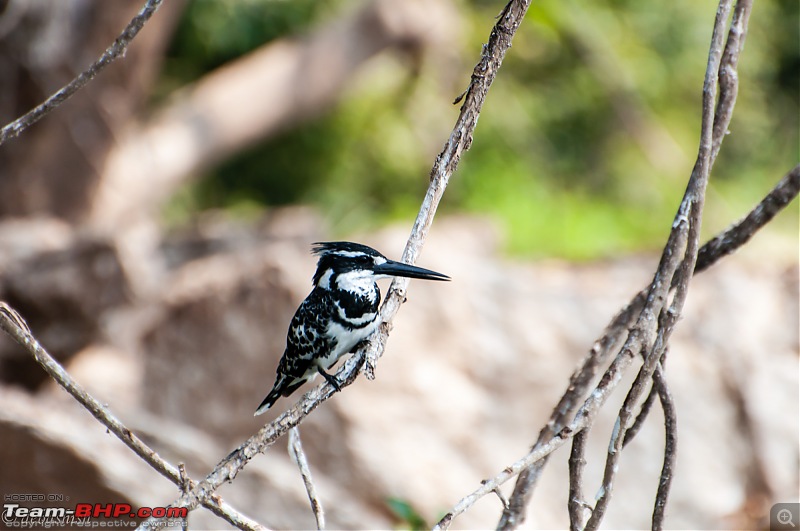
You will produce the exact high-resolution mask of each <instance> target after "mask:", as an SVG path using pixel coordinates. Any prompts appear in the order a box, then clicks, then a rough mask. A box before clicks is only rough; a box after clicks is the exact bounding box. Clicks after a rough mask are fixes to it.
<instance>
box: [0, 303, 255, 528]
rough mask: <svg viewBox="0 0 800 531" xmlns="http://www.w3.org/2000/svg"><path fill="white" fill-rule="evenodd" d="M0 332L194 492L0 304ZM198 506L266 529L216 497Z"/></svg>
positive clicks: (176, 481)
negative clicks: (3, 332) (0, 330)
mask: <svg viewBox="0 0 800 531" xmlns="http://www.w3.org/2000/svg"><path fill="white" fill-rule="evenodd" d="M0 329H2V330H3V331H5V332H6V333H7V334H8V335H10V336H11V337H12V338H13V339H14V340H15V341H16V342H17V343H19V344H20V346H22V348H24V349H25V350H26V351H28V353H29V354H31V356H33V358H34V359H35V360H36V362H37V363H38V364H39V365H41V366H42V368H43V369H44V370H45V372H47V374H49V375H50V376H51V377H52V378H53V379H54V380H55V381H56V382H57V383H58V384H59V385H60V386H61V387H63V388H64V389H65V390H66V391H67V392H68V393H69V394H70V395H72V397H73V398H74V399H75V400H77V401H78V403H80V404H81V405H82V406H83V407H84V408H86V409H87V410H88V411H89V412H90V413H91V414H92V415H93V416H94V418H96V419H97V420H98V421H100V423H101V424H103V425H104V426H105V427H106V428H108V430H109V431H110V432H111V433H113V434H114V435H116V436H117V438H119V440H121V441H122V442H123V443H124V444H125V445H126V446H127V447H128V448H130V449H131V450H133V452H134V453H135V454H136V455H138V456H139V457H141V458H142V459H143V460H144V461H145V462H146V463H147V464H149V465H150V466H151V467H153V468H154V469H155V470H156V471H157V472H158V473H160V474H161V475H162V476H164V477H165V478H167V479H168V480H170V481H172V482H173V483H174V484H175V485H177V486H178V487H180V488H181V489H184V488H186V486H189V487H190V488H193V487H194V486H195V485H196V484H195V482H194V481H192V480H191V479H190V478H188V477H186V476H182V475H181V471H180V469H178V468H176V467H175V466H173V465H171V464H170V463H168V462H167V461H165V460H164V459H163V458H162V457H161V456H160V455H158V454H157V453H156V452H155V451H154V450H153V449H152V448H150V447H149V446H147V445H146V444H145V443H144V442H142V440H141V439H139V437H137V436H136V435H135V434H134V433H133V432H132V431H131V430H130V429H128V427H127V426H125V425H124V424H123V423H122V422H121V421H120V420H119V419H118V418H117V417H116V416H115V415H114V414H113V413H111V411H109V410H108V408H107V407H106V406H104V405H103V404H101V403H100V402H99V401H98V400H97V399H96V398H94V397H93V396H92V395H90V394H89V393H88V392H86V390H85V389H84V388H83V387H82V386H81V385H80V384H79V383H78V382H76V381H75V380H74V379H73V378H72V376H70V375H69V373H68V372H67V371H65V370H64V368H63V367H62V366H61V365H60V364H59V363H58V362H57V361H56V360H55V359H53V357H52V356H50V354H49V353H48V352H47V351H46V350H45V349H44V348H43V347H42V346H41V345H40V344H39V342H38V341H37V340H36V338H35V337H33V335H32V334H31V332H30V329H29V328H28V325H27V324H26V323H25V320H24V319H23V318H22V317H21V316H20V315H19V313H17V312H16V310H14V309H13V308H12V307H11V306H9V305H8V304H6V303H5V302H2V301H0ZM201 503H202V504H203V506H205V507H207V508H208V509H210V510H211V511H212V512H213V513H214V514H216V515H217V516H219V517H220V518H223V519H224V520H225V521H227V522H229V523H231V524H232V525H234V526H236V527H238V528H239V529H246V530H257V529H258V530H263V529H265V528H264V527H263V526H261V525H260V524H259V523H258V522H255V521H253V520H251V519H249V518H247V517H246V516H244V515H242V514H241V513H239V512H238V511H237V510H236V509H234V508H232V507H231V506H230V505H228V504H227V503H225V502H224V501H222V499H220V498H219V497H218V496H215V497H207V498H203V499H202V500H201Z"/></svg>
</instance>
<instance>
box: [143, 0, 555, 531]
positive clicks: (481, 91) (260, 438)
mask: <svg viewBox="0 0 800 531" xmlns="http://www.w3.org/2000/svg"><path fill="white" fill-rule="evenodd" d="M529 3H530V2H529V1H524V0H512V1H511V2H510V3H509V4H508V5H507V6H506V7H505V9H503V11H502V12H501V14H500V16H499V17H498V21H497V23H496V25H495V26H494V28H493V29H492V32H491V35H490V37H489V42H488V43H487V44H486V46H484V49H483V53H482V55H481V59H480V61H479V62H478V64H477V65H476V66H475V68H474V70H473V73H472V78H471V81H470V85H469V87H468V89H467V91H466V95H465V97H464V102H463V104H462V105H461V110H460V113H459V116H458V119H457V120H456V124H455V127H454V128H453V131H452V132H451V133H450V137H449V139H448V140H447V142H446V143H445V146H444V148H443V150H442V152H441V153H440V154H439V155H438V156H437V157H436V161H435V162H434V164H433V168H432V169H431V172H430V185H429V186H428V190H427V192H426V193H425V197H424V199H423V201H422V206H421V207H420V210H419V213H418V214H417V218H416V220H415V222H414V226H413V227H412V229H411V234H410V236H409V238H408V242H407V243H406V247H405V250H404V251H403V256H402V259H403V261H404V262H406V263H409V264H413V263H414V262H415V261H416V259H417V257H418V256H419V254H420V252H421V250H422V246H423V244H424V243H425V238H426V237H427V235H428V232H429V231H430V228H431V225H432V223H433V218H434V216H435V214H436V209H437V207H438V205H439V201H440V200H441V198H442V196H443V195H444V191H445V189H446V187H447V183H448V182H449V180H450V177H451V176H452V175H453V173H454V172H455V170H456V167H457V166H458V162H459V160H460V158H461V154H462V153H463V152H464V151H466V150H467V149H469V147H470V145H471V143H472V135H473V132H474V131H475V126H476V125H477V123H478V116H479V115H480V111H481V108H482V107H483V102H484V101H485V99H486V94H487V93H488V90H489V87H490V86H491V84H492V82H493V81H494V78H495V76H496V75H497V71H498V69H499V68H500V65H501V64H502V62H503V58H504V57H505V53H506V51H507V50H508V48H509V47H510V46H511V38H512V37H513V35H514V33H515V32H516V31H517V28H519V25H520V23H521V22H522V17H523V16H524V14H525V12H526V11H527V8H528V5H529ZM407 286H408V280H407V279H395V280H394V281H393V282H392V284H391V286H390V288H389V292H388V293H387V295H386V299H385V300H384V302H383V304H382V305H381V320H382V324H381V326H380V329H379V332H378V333H376V334H375V335H374V336H372V338H371V339H370V341H369V342H368V343H367V345H366V346H363V347H361V348H360V349H359V350H358V351H357V352H356V353H355V355H354V356H352V357H351V358H350V359H348V360H347V361H346V362H345V364H344V366H343V367H342V368H341V369H340V370H339V371H338V372H337V373H336V378H337V380H338V381H339V382H340V387H342V388H344V387H346V386H348V385H350V384H351V383H353V381H355V379H356V377H357V376H358V371H359V370H360V369H361V367H362V365H364V362H365V361H367V360H369V364H368V367H367V368H366V375H367V377H368V378H370V377H374V364H375V361H376V360H377V359H378V358H380V356H381V355H382V354H383V351H384V349H385V346H386V341H387V340H388V337H389V332H390V331H391V328H392V319H393V318H394V316H395V314H396V313H397V311H398V310H399V308H400V305H401V304H402V303H403V302H404V301H405V295H406V288H407ZM333 392H334V390H333V388H332V387H331V386H330V385H329V384H327V383H324V384H322V385H320V386H319V387H317V388H315V389H312V390H311V391H310V392H309V393H307V394H306V395H304V396H303V397H302V398H301V399H300V400H299V401H298V402H297V403H296V404H295V405H294V406H292V408H291V409H289V410H288V411H286V412H284V413H283V414H281V415H280V416H279V417H278V418H276V419H275V420H274V421H272V422H271V423H270V424H267V425H266V426H264V427H263V428H262V429H261V430H259V431H258V432H257V433H256V434H255V435H253V436H252V437H250V438H249V439H248V440H247V441H245V442H244V443H242V444H241V445H240V446H239V447H238V448H236V449H235V450H234V451H233V452H231V453H230V454H228V456H226V457H225V458H224V459H223V460H222V461H220V463H219V464H217V466H216V467H215V468H214V470H212V471H211V472H210V473H209V474H208V475H207V476H206V478H205V479H204V480H202V481H201V482H199V483H198V484H197V485H196V486H195V487H194V488H193V489H191V490H190V491H189V492H186V493H183V494H181V496H180V497H179V498H178V499H177V500H175V502H173V504H172V505H173V506H176V507H187V508H188V509H189V510H193V509H195V508H196V507H197V506H198V504H199V503H200V501H201V500H202V499H204V498H205V497H207V496H209V495H210V494H211V493H213V492H214V491H216V490H217V489H218V488H219V487H220V486H221V485H222V484H223V483H225V482H226V481H231V480H233V479H234V478H235V477H236V475H237V474H238V473H239V471H241V470H242V468H244V467H245V466H246V465H247V463H248V462H249V461H250V460H251V459H253V457H255V456H256V455H258V453H260V452H263V451H264V450H266V449H267V448H268V447H269V446H271V445H272V444H273V443H274V442H275V441H276V440H277V439H278V438H279V437H281V436H282V435H284V434H285V433H286V432H288V431H289V430H290V429H292V428H293V427H295V426H297V425H298V424H299V423H300V422H301V421H302V420H303V418H305V417H306V415H308V414H309V413H310V412H311V411H313V410H314V409H315V408H316V407H317V406H318V405H319V404H321V403H322V402H323V401H324V400H327V399H328V397H330V396H331V395H332V394H333ZM543 455H544V454H543ZM528 464H530V463H528ZM524 466H527V465H524ZM520 470H521V468H520ZM518 472H519V470H517V472H516V473H518ZM490 492H491V490H490ZM154 525H155V520H153V519H151V520H149V521H147V522H143V524H142V526H141V527H142V528H151V527H153V526H154Z"/></svg>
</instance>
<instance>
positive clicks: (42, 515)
mask: <svg viewBox="0 0 800 531" xmlns="http://www.w3.org/2000/svg"><path fill="white" fill-rule="evenodd" d="M188 514H189V511H188V510H187V509H186V507H139V508H138V509H134V508H133V507H131V506H130V505H129V504H127V503H78V504H76V505H75V508H74V509H67V508H66V507H24V506H22V505H20V504H19V503H6V504H4V505H3V524H5V525H6V526H8V527H18V528H29V529H34V528H49V527H53V526H58V527H69V526H73V525H74V526H80V527H110V526H120V527H121V526H124V525H131V526H135V525H136V524H137V522H135V521H133V519H134V518H136V519H143V518H150V517H153V518H186V516H187V515H188ZM104 519H111V520H113V521H114V522H108V521H106V520H104Z"/></svg>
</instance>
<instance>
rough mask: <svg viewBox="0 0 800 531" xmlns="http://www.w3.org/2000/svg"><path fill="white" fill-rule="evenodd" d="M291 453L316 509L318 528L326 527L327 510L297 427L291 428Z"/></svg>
mask: <svg viewBox="0 0 800 531" xmlns="http://www.w3.org/2000/svg"><path fill="white" fill-rule="evenodd" d="M289 455H290V456H291V457H292V460H293V461H294V462H295V463H296V464H297V467H298V468H299V469H300V475H301V476H303V483H304V484H305V486H306V492H307V493H308V501H309V502H311V510H312V511H314V519H315V520H316V521H317V529H325V511H323V510H322V503H320V501H319V498H317V489H315V488H314V482H313V480H312V479H311V470H310V469H309V468H308V460H307V459H306V454H305V452H303V445H302V443H301V442H300V430H299V429H297V427H294V428H292V429H291V430H289Z"/></svg>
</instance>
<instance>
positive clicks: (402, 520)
mask: <svg viewBox="0 0 800 531" xmlns="http://www.w3.org/2000/svg"><path fill="white" fill-rule="evenodd" d="M386 505H387V506H388V508H389V511H391V513H392V514H393V515H394V517H395V518H396V519H397V520H399V522H398V525H397V526H396V527H395V529H410V530H413V531H421V530H422V529H430V528H431V526H429V525H428V524H427V523H426V522H425V519H424V518H423V517H422V516H420V514H419V512H417V510H416V509H415V508H414V507H413V506H412V505H411V504H410V503H409V502H408V501H407V500H404V499H402V498H388V499H387V500H386Z"/></svg>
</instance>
